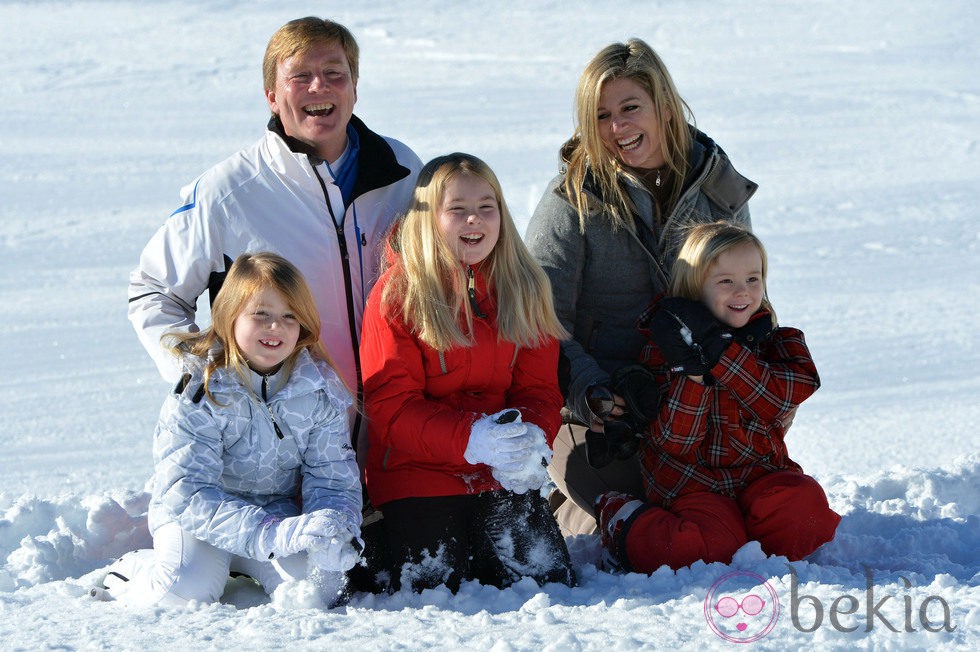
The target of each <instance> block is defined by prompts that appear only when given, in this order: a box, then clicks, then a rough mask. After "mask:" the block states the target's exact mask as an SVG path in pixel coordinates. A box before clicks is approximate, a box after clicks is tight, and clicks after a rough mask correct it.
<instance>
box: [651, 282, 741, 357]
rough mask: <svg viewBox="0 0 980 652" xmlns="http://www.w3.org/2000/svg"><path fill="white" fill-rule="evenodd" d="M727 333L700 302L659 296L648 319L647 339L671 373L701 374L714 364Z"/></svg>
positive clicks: (726, 338) (729, 337)
mask: <svg viewBox="0 0 980 652" xmlns="http://www.w3.org/2000/svg"><path fill="white" fill-rule="evenodd" d="M731 337H732V336H731V334H730V333H728V332H726V331H725V329H724V328H723V327H722V324H721V323H720V322H719V321H718V320H717V319H715V317H714V315H712V314H711V311H710V310H708V307H707V306H705V305H704V304H703V303H701V302H700V301H694V300H692V299H684V298H681V297H668V298H665V299H662V300H661V301H660V304H659V309H658V310H657V311H656V312H654V313H653V316H652V317H651V318H650V338H651V339H652V340H653V341H654V343H655V344H656V345H657V346H658V347H660V350H661V352H662V353H663V355H664V360H665V361H666V362H667V364H668V365H670V368H671V370H672V371H674V372H679V373H684V374H688V375H691V376H702V375H704V374H706V373H708V371H710V370H711V368H712V367H714V366H715V365H716V364H718V360H719V358H721V354H722V353H724V351H725V349H726V348H728V345H729V343H730V342H731Z"/></svg>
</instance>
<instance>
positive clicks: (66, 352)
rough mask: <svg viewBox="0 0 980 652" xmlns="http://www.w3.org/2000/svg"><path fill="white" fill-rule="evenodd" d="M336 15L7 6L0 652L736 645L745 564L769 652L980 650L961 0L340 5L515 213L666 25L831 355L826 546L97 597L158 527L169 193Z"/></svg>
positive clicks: (665, 40) (979, 154) (972, 94)
mask: <svg viewBox="0 0 980 652" xmlns="http://www.w3.org/2000/svg"><path fill="white" fill-rule="evenodd" d="M515 4H516V3H515ZM325 10H328V8H327V7H326V6H323V7H321V6H314V5H311V4H310V3H308V2H295V1H292V0H288V1H280V2H276V3H241V4H240V5H239V3H235V2H232V1H230V0H222V1H218V0H215V1H210V2H192V1H190V0H180V1H174V2H140V3H137V2H112V1H96V0H90V1H67V2H57V1H50V2H15V1H10V0H0V79H2V84H0V99H2V103H0V112H2V113H0V115H2V118H3V119H2V120H0V270H2V276H0V305H2V310H3V320H2V322H0V360H3V368H4V369H6V372H4V373H3V377H2V379H0V410H2V419H0V445H2V448H0V469H2V472H0V649H2V650H15V649H39V648H63V649H78V648H84V649H101V648H124V649H137V648H139V649H164V648H173V649H187V648H190V649H200V648H217V649H225V648H228V649H232V648H235V649H241V648H246V649H273V648H281V647H286V646H293V647H295V646H298V647H300V648H324V647H325V646H327V645H344V644H349V645H356V646H357V647H358V649H392V648H395V649H418V648H427V647H439V648H446V649H454V648H469V649H493V650H525V649H526V650H532V649H534V650H536V649H554V650H575V649H609V650H612V649H632V648H640V647H649V648H670V649H701V648H706V647H707V648H718V649H720V648H723V647H729V646H730V645H731V643H730V639H737V638H738V637H739V636H741V637H742V638H743V640H744V638H745V637H746V636H747V635H748V634H752V633H753V632H754V631H755V632H759V633H761V632H762V631H764V630H763V626H764V625H765V622H763V621H760V620H756V621H751V622H749V623H748V625H749V627H748V628H747V629H746V630H745V632H743V633H739V632H737V631H735V630H734V629H731V628H729V629H728V630H724V629H723V628H724V627H725V626H726V623H723V622H720V620H721V619H718V618H717V617H713V618H711V619H708V618H707V617H706V615H705V611H704V602H705V600H706V598H708V597H709V595H714V594H715V592H716V591H721V590H725V591H729V592H731V593H738V592H739V591H742V594H745V593H746V592H747V591H748V589H746V588H745V587H744V586H741V585H738V586H736V584H735V582H737V581H743V580H750V579H752V578H756V579H757V581H756V582H755V584H757V585H758V586H756V587H755V589H754V591H755V592H757V593H758V592H760V591H763V592H768V593H769V595H770V597H771V598H773V599H771V600H769V601H768V602H767V604H768V605H769V606H770V607H773V606H774V605H775V603H776V601H778V602H779V611H776V610H775V608H773V609H772V610H771V611H765V610H764V611H763V613H762V614H761V615H760V616H759V617H758V618H760V619H761V618H765V617H767V616H768V617H769V618H770V621H768V622H770V629H769V631H767V632H766V634H765V636H763V637H762V638H761V639H760V640H759V641H758V642H757V643H756V645H760V646H764V647H766V648H771V649H787V648H812V647H818V648H839V649H850V648H855V647H861V648H877V649H881V648H885V649H907V648H917V649H926V648H933V649H936V648H938V647H940V646H942V647H944V648H946V649H964V650H968V649H977V648H978V647H980V636H978V632H980V588H978V584H980V582H978V579H980V574H978V571H980V527H978V524H980V517H978V514H980V489H978V487H980V434H978V429H980V426H978V423H980V400H977V396H978V394H980V374H978V372H977V369H978V367H980V338H978V337H977V335H976V322H977V317H978V309H977V302H978V299H980V280H978V279H980V263H978V260H980V221H978V214H977V206H980V173H978V171H980V144H978V140H980V129H978V125H980V82H978V81H977V77H976V71H977V70H980V56H978V54H980V48H978V45H977V36H976V35H977V34H978V33H980V9H978V8H977V7H976V5H975V3H974V2H972V1H970V0H962V1H955V0H949V1H947V2H938V3H910V2H899V3H896V2H892V1H891V0H869V1H867V2H860V3H855V2H841V1H833V2H823V3H813V2H812V1H810V0H791V1H780V2H775V1H773V2H733V3H715V2H700V1H692V2H667V1H659V2H650V1H645V2H639V1H636V2H628V1H623V2H619V3H615V4H609V5H605V4H602V3H591V2H582V1H579V0H570V1H565V2H555V1H552V0H533V1H528V2H523V3H520V7H519V8H516V7H515V8H504V3H499V5H498V3H493V2H484V3H469V2H463V1H462V0H443V1H441V2H436V1H434V0H416V1H413V2H404V3H396V4H394V6H392V5H391V4H389V3H381V2H365V3H346V5H345V8H344V9H343V10H342V11H339V12H338V13H336V14H334V15H333V16H332V17H334V18H336V19H338V20H340V21H341V22H343V23H345V24H346V25H348V26H349V27H350V28H351V29H352V30H353V31H354V33H355V35H356V36H357V37H358V39H359V41H360V44H361V48H362V66H361V70H362V79H361V81H360V84H359V88H358V91H359V102H358V105H357V113H358V114H359V115H360V116H361V117H362V118H364V119H365V121H366V122H367V123H368V124H369V125H370V126H372V127H373V128H374V129H376V130H377V131H380V132H381V133H385V134H390V135H393V136H396V137H398V138H400V139H401V140H403V141H405V142H406V143H408V144H409V145H411V146H412V147H413V148H415V150H416V151H417V152H418V153H419V154H420V156H422V158H423V159H427V158H430V157H432V156H435V155H437V154H441V153H445V152H447V151H451V150H457V149H458V150H463V151H469V152H472V153H474V154H477V155H479V156H481V157H483V158H484V159H486V160H487V161H488V162H489V163H490V164H491V166H492V167H494V169H495V170H496V171H497V173H498V175H499V176H500V177H501V181H502V182H503V185H504V188H505V191H506V193H507V200H508V203H509V204H510V207H511V209H512V211H513V212H514V214H515V216H516V218H517V219H518V221H519V222H520V224H521V226H523V225H525V224H526V222H527V219H528V217H529V216H530V213H531V211H532V209H533V207H534V205H535V203H536V202H537V200H538V198H539V197H540V195H541V192H542V190H543V188H544V186H545V184H546V183H547V181H548V180H549V179H550V177H551V176H552V175H553V174H554V172H555V169H556V166H557V163H556V160H557V155H556V152H557V148H558V146H559V145H560V144H561V142H562V141H563V139H564V138H566V137H567V136H568V134H569V133H570V130H571V124H572V123H571V102H572V93H573V89H574V86H575V82H576V79H577V75H578V73H579V71H580V70H581V68H582V67H583V65H584V64H585V62H586V61H587V60H588V59H589V57H590V56H591V55H592V54H593V53H594V52H595V51H596V50H598V48H600V47H602V46H603V45H605V44H607V43H609V42H611V41H614V40H622V39H625V38H627V37H629V36H633V35H636V36H640V37H642V38H645V39H646V40H648V41H649V42H650V43H651V44H653V45H654V47H655V48H657V49H658V50H659V51H660V53H661V54H662V55H663V57H664V58H665V60H666V61H667V64H668V65H669V66H670V68H671V70H672V72H673V74H674V77H675V81H676V82H677V85H678V87H679V88H680V89H681V92H682V94H684V95H685V97H686V98H687V99H688V101H689V103H690V104H691V106H692V107H693V108H694V110H695V112H696V116H697V119H698V124H699V126H700V127H701V128H702V129H703V130H704V131H706V132H707V133H709V134H710V135H712V136H713V137H714V138H715V139H717V140H718V142H720V143H721V144H722V145H723V146H724V147H725V149H726V150H727V151H728V152H729V154H730V155H731V157H732V159H733V161H734V162H735V165H736V166H737V167H738V169H739V170H740V171H742V172H743V173H744V174H746V175H747V176H749V177H750V178H752V179H754V180H755V181H757V182H759V183H760V185H761V189H760V191H759V192H758V194H757V195H756V197H755V198H754V199H753V201H752V211H753V220H754V223H755V227H756V231H757V232H758V233H759V234H760V235H761V236H762V237H763V239H764V240H765V242H766V243H767V246H768V248H769V253H770V259H771V277H770V295H771V297H772V298H773V300H774V303H775V306H776V308H777V311H778V313H779V315H780V318H781V321H782V322H783V323H785V324H791V325H796V326H799V327H801V328H802V329H803V330H804V331H805V332H806V334H807V338H808V341H809V343H810V345H811V348H812V350H813V353H814V356H815V359H816V361H817V364H818V367H819V369H820V371H821V375H822V379H823V383H824V385H823V387H822V389H821V390H820V391H819V392H818V393H817V394H816V396H814V398H813V399H811V400H810V401H808V402H807V403H806V404H805V405H804V407H803V408H802V409H801V411H800V413H799V415H798V417H797V419H796V423H795V425H794V426H793V429H792V432H791V433H790V450H791V453H792V454H793V456H794V458H796V459H797V460H798V461H800V462H801V463H802V464H803V466H804V468H805V469H806V470H807V471H808V472H810V473H811V474H813V475H814V476H816V477H817V478H818V479H819V480H820V481H821V482H822V483H823V484H824V486H825V487H826V488H827V490H828V493H829V495H830V497H831V501H832V504H833V506H834V507H835V508H836V509H837V510H838V511H840V512H841V513H842V514H844V520H843V522H842V523H841V526H840V529H839V531H838V535H837V538H836V540H835V541H834V542H832V543H831V544H828V545H827V546H825V547H824V548H823V549H821V550H820V551H818V552H817V553H816V554H815V555H813V556H812V557H811V558H810V559H808V560H806V561H804V562H799V563H794V564H792V565H787V563H786V561H785V560H784V559H780V558H770V559H766V558H764V556H763V555H762V554H761V552H760V551H759V549H758V547H757V546H755V545H754V544H749V545H748V546H746V548H744V549H743V550H742V551H741V552H740V553H739V555H738V556H737V557H736V559H735V561H734V562H733V563H732V564H731V565H730V566H725V565H720V564H712V565H707V566H706V565H703V564H699V565H695V566H694V567H692V568H690V569H684V570H681V571H679V572H677V573H673V572H669V571H660V572H658V573H655V574H654V575H653V576H651V577H647V576H641V575H628V576H614V575H609V574H606V573H602V572H598V571H596V570H595V566H594V563H593V562H594V560H595V557H596V542H595V541H593V540H590V539H588V538H582V537H580V538H578V539H575V540H571V541H569V544H570V547H571V549H572V551H573V556H574V558H575V560H576V563H577V567H578V572H579V574H580V577H581V586H579V587H577V588H575V589H568V588H565V587H555V586H549V587H545V588H544V589H539V588H538V587H537V586H535V585H533V583H527V584H519V585H517V586H515V587H513V588H511V589H508V590H506V591H497V590H495V589H490V588H485V587H481V586H478V585H467V586H464V587H463V589H462V591H461V592H460V593H459V594H458V595H455V596H453V595H450V594H448V593H447V592H445V591H431V592H427V593H424V594H422V595H420V596H418V595H409V594H397V595H393V596H385V597H379V596H357V597H355V599H354V600H353V602H352V603H351V605H350V606H348V607H347V608H346V609H342V610H335V611H332V612H327V611H321V610H318V609H315V608H312V607H311V606H310V604H309V601H308V600H306V599H305V598H304V596H303V594H302V592H300V591H293V592H289V591H284V592H283V593H282V594H281V595H277V596H274V598H273V599H271V600H270V599H268V598H266V597H265V596H263V595H261V594H259V593H257V592H256V591H255V590H254V588H253V587H251V586H249V585H248V584H247V583H243V582H240V581H239V582H237V583H233V584H231V585H230V586H229V589H228V592H227V593H226V596H225V602H224V603H223V604H217V605H207V606H195V607H193V608H189V609H186V610H178V611H168V610H164V609H149V610H145V611H131V610H126V609H125V608H123V607H121V606H119V605H115V604H107V603H99V602H94V601H92V600H90V599H88V598H87V597H86V590H87V589H88V587H89V586H90V585H91V584H92V583H93V581H95V579H96V578H98V577H100V573H101V572H102V571H103V569H104V568H105V567H106V566H107V565H108V563H109V562H110V561H111V560H112V559H113V558H114V557H115V556H117V555H119V554H120V553H122V552H123V551H125V550H128V549H130V548H135V547H140V546H145V545H147V543H148V535H147V533H146V525H145V517H144V512H145V507H146V496H145V494H143V493H142V487H143V482H144V480H145V479H146V477H147V476H148V474H149V472H150V440H151V432H152V427H153V423H154V420H155V417H156V414H157V411H158V409H159V405H160V403H161V401H162V399H163V395H164V393H165V391H166V389H167V388H166V386H165V385H164V384H163V383H162V381H160V380H159V378H158V376H157V375H156V372H155V370H154V368H153V366H152V363H151V362H150V360H149V358H148V357H147V356H146V354H145V353H144V352H143V351H142V349H141V348H140V347H139V345H138V344H137V341H136V337H135V335H134V334H133V333H132V331H131V329H130V326H129V324H128V322H127V321H126V317H125V311H126V297H125V291H126V282H127V275H128V272H129V270H130V269H131V268H132V267H133V266H134V265H135V263H136V260H137V256H138V253H139V251H140V249H141V248H142V246H143V244H144V243H145V241H146V240H147V239H148V238H149V236H150V235H151V234H152V232H153V231H154V230H155V229H156V228H157V227H158V226H159V224H160V223H161V222H162V221H163V219H164V218H165V217H166V216H167V215H168V214H169V213H170V211H171V210H172V209H173V208H174V207H175V206H176V201H177V189H178V188H179V187H180V186H181V185H183V184H184V183H186V182H187V181H189V180H191V179H192V178H194V177H195V176H196V175H197V174H198V173H200V172H201V171H203V170H204V169H205V168H206V167H208V166H209V165H211V164H213V163H215V162H217V161H219V160H220V159H222V158H224V157H225V156H227V155H228V154H230V153H231V152H233V151H234V150H236V149H238V148H240V147H242V146H245V145H247V144H250V143H251V142H253V141H254V140H256V139H257V138H258V137H259V135H260V133H261V131H262V129H263V127H264V124H265V120H266V116H267V109H266V106H265V102H264V100H263V97H262V93H261V75H260V71H259V69H260V61H261V56H262V51H263V49H264V47H265V43H266V41H267V39H268V37H269V36H270V35H271V33H272V32H273V31H274V30H275V29H276V28H278V27H279V26H280V25H281V24H282V23H284V22H285V21H286V20H289V19H291V18H296V17H299V16H304V15H307V14H310V13H316V12H319V11H325ZM733 571H738V572H741V573H742V575H736V576H731V575H727V574H728V573H731V572H733ZM869 578H870V579H869ZM726 582H729V584H726ZM716 583H718V584H717V586H716V587H715V588H713V585H715V584H716ZM807 596H810V597H807ZM882 601H883V602H882ZM876 605H878V606H877V610H875V608H876ZM946 609H948V618H947V616H946V613H945V610H946ZM777 616H778V618H775V617H777ZM818 616H819V618H818ZM733 620H734V619H733ZM716 621H718V622H716ZM944 621H945V624H946V625H947V627H946V628H945V629H944V628H943V625H944ZM730 624H731V623H728V625H729V626H730ZM889 625H890V626H891V627H893V628H894V629H895V630H897V631H892V629H890V628H889ZM713 627H720V628H722V629H721V630H719V631H720V633H716V632H715V631H714V629H713ZM852 628H853V630H854V631H850V632H847V631H844V630H846V629H852ZM927 628H932V629H940V631H938V632H931V631H928V630H927ZM805 630H810V631H805ZM906 630H914V631H906ZM946 630H952V631H946ZM724 637H728V638H727V639H726V638H724Z"/></svg>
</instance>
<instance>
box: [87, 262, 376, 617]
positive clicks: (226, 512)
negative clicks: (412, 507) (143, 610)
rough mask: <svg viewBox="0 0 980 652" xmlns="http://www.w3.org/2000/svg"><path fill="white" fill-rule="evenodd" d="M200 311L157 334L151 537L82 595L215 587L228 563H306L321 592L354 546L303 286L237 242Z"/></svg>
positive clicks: (339, 581)
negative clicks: (162, 338)
mask: <svg viewBox="0 0 980 652" xmlns="http://www.w3.org/2000/svg"><path fill="white" fill-rule="evenodd" d="M211 316H212V325H211V326H210V327H208V328H206V329H204V330H203V331H201V332H199V333H177V334H173V335H172V336H171V337H169V338H168V340H169V343H170V344H172V345H173V346H172V348H171V351H173V352H174V353H175V354H176V355H177V358H178V361H179V362H180V364H181V367H182V369H183V370H184V372H183V375H182V377H181V379H180V381H179V382H178V383H177V385H176V387H175V389H174V391H173V392H172V393H171V394H170V396H169V397H168V398H167V400H166V402H165V403H164V405H163V409H162V410H161V412H160V420H159V422H158V424H157V428H156V433H155V435H154V442H153V457H154V461H155V467H154V473H153V480H152V487H153V490H152V496H151V500H150V507H149V513H148V522H149V527H150V533H151V534H152V535H153V550H149V551H136V552H134V553H129V554H127V555H125V556H123V557H122V558H121V559H120V560H119V561H118V562H116V563H115V564H114V565H113V566H112V567H111V568H110V572H109V574H108V575H107V577H106V579H105V581H104V584H105V589H106V590H105V591H104V592H99V591H96V592H95V593H93V595H95V594H96V593H99V594H100V595H101V596H102V597H105V598H108V599H117V600H120V601H122V602H127V603H130V604H137V605H161V606H181V605H184V604H187V603H188V602H189V601H191V600H196V601H199V602H214V601H217V600H218V598H220V597H221V594H222V592H223V591H224V587H225V582H226V581H227V579H228V573H229V570H233V571H239V572H242V573H244V574H246V575H249V576H251V577H253V578H255V579H256V580H257V581H258V582H259V583H260V584H261V585H262V587H263V588H264V589H265V591H266V592H267V593H270V594H271V593H272V592H273V590H275V588H276V587H277V586H279V584H281V583H282V582H283V581H286V580H293V579H304V578H306V577H309V576H310V575H309V573H310V572H311V571H313V572H315V575H314V577H315V578H317V579H318V580H325V581H321V582H319V585H320V586H321V588H323V589H324V591H325V593H324V595H323V598H324V600H325V604H326V605H328V606H329V605H330V604H333V603H335V602H337V601H338V600H339V599H340V598H341V593H340V592H342V590H343V584H344V582H343V574H344V572H345V571H347V570H349V569H350V568H351V567H353V566H354V564H355V563H356V561H357V560H358V558H359V552H360V550H361V549H362V548H363V545H362V544H361V542H360V539H359V536H360V524H361V485H360V481H359V478H358V469H357V462H356V460H355V459H354V452H353V450H352V448H351V444H350V432H349V426H348V417H347V414H348V409H349V408H350V406H351V403H352V399H351V396H350V393H349V392H348V390H347V388H346V386H345V385H344V383H343V381H342V380H341V379H340V377H339V375H338V374H337V371H336V369H335V368H334V366H333V363H332V362H331V361H330V358H329V356H328V355H327V352H326V351H325V350H324V348H323V345H322V343H321V342H320V318H319V315H318V313H317V308H316V303H315V301H314V299H313V295H312V294H311V292H310V289H309V287H308V286H307V284H306V281H305V280H304V279H303V277H302V276H301V275H300V273H299V271H298V270H297V269H296V268H295V267H294V266H293V265H291V264H290V263H289V262H287V261H286V260H285V259H283V258H282V257H280V256H277V255H275V254H271V253H257V254H243V255H241V256H239V257H238V259H237V260H236V261H235V263H234V264H233V265H232V266H231V269H230V271H229V272H228V277H227V278H226V279H225V282H224V284H223V285H222V287H221V291H220V292H218V295H217V297H216V298H215V301H214V305H213V307H212V313H211Z"/></svg>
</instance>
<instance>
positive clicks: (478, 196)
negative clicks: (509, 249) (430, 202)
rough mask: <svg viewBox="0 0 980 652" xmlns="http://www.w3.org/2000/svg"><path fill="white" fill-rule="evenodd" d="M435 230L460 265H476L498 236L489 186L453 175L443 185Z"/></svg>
mask: <svg viewBox="0 0 980 652" xmlns="http://www.w3.org/2000/svg"><path fill="white" fill-rule="evenodd" d="M437 217H438V223H439V231H440V232H441V233H442V236H443V237H444V238H445V239H446V242H447V243H448V244H449V248H450V249H451V250H452V251H453V253H455V254H456V258H457V259H458V260H459V261H460V262H461V263H463V264H464V265H476V264H477V263H480V262H482V261H483V260H484V259H486V257H487V256H489V255H490V252H491V251H493V248H494V246H495V245H496V244H497V239H498V238H499V237H500V206H499V204H498V202H497V195H496V193H495V192H494V191H493V188H492V187H491V186H490V184H489V183H487V182H486V181H484V180H483V179H481V178H480V177H477V176H474V175H471V174H457V175H456V176H454V177H453V178H452V179H450V180H449V181H448V182H447V183H446V189H445V192H444V193H443V197H442V206H440V207H439V214H438V216H437Z"/></svg>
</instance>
